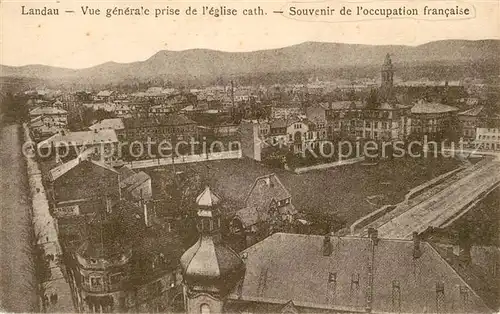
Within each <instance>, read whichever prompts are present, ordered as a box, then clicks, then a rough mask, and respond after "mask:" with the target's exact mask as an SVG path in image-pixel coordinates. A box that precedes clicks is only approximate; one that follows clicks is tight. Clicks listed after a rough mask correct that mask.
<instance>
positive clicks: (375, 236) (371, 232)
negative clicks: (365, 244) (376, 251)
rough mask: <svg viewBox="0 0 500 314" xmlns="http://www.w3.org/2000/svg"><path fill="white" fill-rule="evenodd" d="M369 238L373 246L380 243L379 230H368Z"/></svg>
mask: <svg viewBox="0 0 500 314" xmlns="http://www.w3.org/2000/svg"><path fill="white" fill-rule="evenodd" d="M368 237H369V238H370V239H372V241H373V244H375V245H377V243H378V240H379V239H378V230H377V229H375V228H368Z"/></svg>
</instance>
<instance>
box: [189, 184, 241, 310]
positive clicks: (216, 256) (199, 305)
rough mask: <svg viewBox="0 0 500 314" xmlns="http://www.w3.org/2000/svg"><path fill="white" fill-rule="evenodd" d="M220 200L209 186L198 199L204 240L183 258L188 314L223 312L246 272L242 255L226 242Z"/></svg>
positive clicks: (201, 239) (200, 238) (199, 240)
mask: <svg viewBox="0 0 500 314" xmlns="http://www.w3.org/2000/svg"><path fill="white" fill-rule="evenodd" d="M220 201H221V199H220V197H219V196H217V195H216V194H215V193H213V192H212V191H211V190H210V188H209V187H208V186H207V187H206V188H205V190H204V191H203V192H202V193H201V194H200V195H199V196H198V197H197V198H196V204H197V209H196V210H197V216H198V218H197V219H198V221H197V229H198V231H199V233H200V237H199V239H198V241H197V242H196V243H195V244H194V245H193V246H192V247H190V248H189V249H188V250H187V251H186V252H185V253H184V254H183V255H182V257H181V267H182V272H183V293H184V302H185V304H184V306H185V310H186V313H190V314H191V313H193V314H208V313H222V312H223V309H224V303H225V300H226V297H227V295H228V294H229V293H230V292H231V291H232V290H233V289H234V288H235V286H236V285H237V283H238V281H240V279H241V278H242V277H243V275H244V272H245V266H244V263H243V261H242V260H241V258H240V256H239V255H238V254H237V253H236V252H234V251H233V250H232V249H231V248H229V247H228V246H226V245H224V243H222V240H221V234H220V227H221V213H220V210H219V208H218V205H219V203H220Z"/></svg>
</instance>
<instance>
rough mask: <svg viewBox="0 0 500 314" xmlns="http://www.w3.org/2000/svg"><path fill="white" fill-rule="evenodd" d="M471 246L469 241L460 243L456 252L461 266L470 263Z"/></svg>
mask: <svg viewBox="0 0 500 314" xmlns="http://www.w3.org/2000/svg"><path fill="white" fill-rule="evenodd" d="M471 248H472V245H471V244H470V243H469V242H466V243H464V244H462V245H460V250H459V253H458V260H459V261H460V264H461V265H462V266H467V265H469V264H470V263H471V261H472V257H471V253H470V251H471Z"/></svg>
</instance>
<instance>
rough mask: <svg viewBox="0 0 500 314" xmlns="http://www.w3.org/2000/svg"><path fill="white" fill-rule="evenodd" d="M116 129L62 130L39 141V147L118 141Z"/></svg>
mask: <svg viewBox="0 0 500 314" xmlns="http://www.w3.org/2000/svg"><path fill="white" fill-rule="evenodd" d="M117 142H118V138H117V137H116V133H115V130H94V131H80V132H67V133H66V132H61V133H57V134H54V135H53V136H51V137H49V138H48V139H46V140H44V141H42V142H40V143H38V147H39V148H40V147H49V146H50V145H52V144H53V145H54V146H55V147H62V146H84V145H93V144H100V143H117Z"/></svg>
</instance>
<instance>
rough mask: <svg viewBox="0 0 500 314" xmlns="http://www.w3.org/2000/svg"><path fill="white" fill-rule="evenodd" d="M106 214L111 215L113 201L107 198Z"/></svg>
mask: <svg viewBox="0 0 500 314" xmlns="http://www.w3.org/2000/svg"><path fill="white" fill-rule="evenodd" d="M106 212H107V213H111V200H110V199H109V197H107V196H106Z"/></svg>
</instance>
